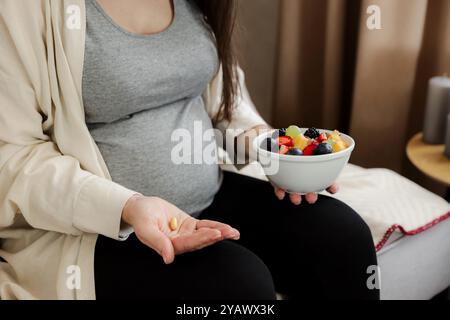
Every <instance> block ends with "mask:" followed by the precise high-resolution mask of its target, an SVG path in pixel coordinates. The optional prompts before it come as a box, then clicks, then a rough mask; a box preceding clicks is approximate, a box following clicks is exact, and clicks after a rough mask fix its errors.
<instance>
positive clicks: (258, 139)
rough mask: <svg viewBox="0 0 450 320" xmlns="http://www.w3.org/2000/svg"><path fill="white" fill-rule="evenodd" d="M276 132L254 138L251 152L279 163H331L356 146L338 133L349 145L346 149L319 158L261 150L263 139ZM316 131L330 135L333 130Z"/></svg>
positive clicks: (347, 136)
mask: <svg viewBox="0 0 450 320" xmlns="http://www.w3.org/2000/svg"><path fill="white" fill-rule="evenodd" d="M277 130H278V129H273V130H270V131H268V132H264V133H262V134H260V135H259V136H257V137H256V138H255V140H254V141H253V150H254V151H255V152H256V153H257V155H259V154H263V155H265V156H266V157H267V156H269V157H270V158H272V159H278V160H281V161H289V162H322V161H331V160H334V159H340V158H342V157H345V156H347V155H349V154H351V153H352V152H353V150H354V149H355V146H356V142H355V140H354V139H353V138H352V137H351V136H349V135H347V134H344V133H342V132H339V133H340V134H341V136H342V138H344V140H346V142H348V143H349V146H348V148H346V149H344V150H342V151H339V152H335V153H330V154H324V155H320V156H292V155H284V154H279V153H275V152H271V151H267V150H265V149H263V148H261V142H262V141H263V140H264V139H266V138H268V137H271V136H272V135H273V133H274V132H275V131H277ZM300 130H302V131H303V132H305V131H306V130H308V128H300ZM317 130H319V131H320V132H325V133H331V132H334V131H335V130H328V129H317Z"/></svg>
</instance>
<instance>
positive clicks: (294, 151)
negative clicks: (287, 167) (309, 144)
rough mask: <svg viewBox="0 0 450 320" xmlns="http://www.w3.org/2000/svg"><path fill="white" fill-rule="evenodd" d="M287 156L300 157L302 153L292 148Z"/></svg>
mask: <svg viewBox="0 0 450 320" xmlns="http://www.w3.org/2000/svg"><path fill="white" fill-rule="evenodd" d="M288 155H290V156H302V155H303V152H302V150H300V149H297V148H292V149H291V150H289V152H288Z"/></svg>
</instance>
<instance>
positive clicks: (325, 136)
mask: <svg viewBox="0 0 450 320" xmlns="http://www.w3.org/2000/svg"><path fill="white" fill-rule="evenodd" d="M326 140H328V138H327V135H326V134H325V133H321V134H320V136H319V137H318V138H317V142H319V143H322V142H324V141H326Z"/></svg>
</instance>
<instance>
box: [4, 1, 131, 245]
mask: <svg viewBox="0 0 450 320" xmlns="http://www.w3.org/2000/svg"><path fill="white" fill-rule="evenodd" d="M26 3H27V4H28V2H26ZM34 3H35V4H36V2H34ZM42 3H43V2H42ZM35 6H36V9H37V10H36V11H37V12H36V14H33V15H32V14H30V19H29V21H21V22H20V23H27V24H33V25H32V27H30V25H27V28H20V26H18V25H17V23H19V22H17V21H15V20H14V13H15V10H21V9H24V8H27V7H26V4H25V2H24V1H17V2H16V1H10V0H8V1H4V2H3V1H2V3H1V5H0V9H1V10H0V43H1V46H0V56H1V59H0V229H3V228H8V227H12V226H14V227H16V226H17V223H19V226H20V227H22V228H23V227H25V226H23V225H22V224H21V223H20V221H23V219H17V215H22V216H23V218H24V219H25V221H26V222H27V223H28V224H29V225H30V226H31V227H33V228H35V229H41V230H47V231H55V232H59V233H65V234H70V235H80V234H82V233H84V232H87V233H96V234H102V235H105V236H107V237H110V238H113V239H117V240H120V239H121V238H123V237H126V236H127V235H128V233H129V232H130V231H129V229H127V228H125V230H122V231H124V232H123V233H122V232H121V215H122V209H123V207H124V205H125V203H126V201H127V200H128V199H129V198H130V197H131V196H132V195H134V194H136V192H134V191H132V190H129V189H127V188H124V187H123V186H121V185H119V184H116V183H114V182H112V181H110V180H108V179H105V178H102V177H99V176H96V175H94V174H92V173H90V172H88V171H86V170H83V169H82V167H81V165H80V162H79V161H78V160H77V159H76V158H74V157H72V156H69V155H63V154H62V153H61V152H60V150H59V149H58V146H57V144H56V143H55V142H53V141H52V139H51V132H52V130H53V126H52V109H53V107H54V106H53V104H52V99H51V96H50V87H49V86H48V75H47V76H46V73H45V71H46V70H47V67H46V51H45V40H44V39H43V37H44V35H45V32H44V27H43V25H44V22H43V20H44V19H42V17H41V16H42V15H40V14H39V12H38V10H40V9H41V7H40V4H36V5H35ZM34 26H35V28H34ZM27 29H28V30H35V29H36V33H34V34H33V36H32V37H31V36H29V35H25V34H23V33H21V32H23V31H24V30H27ZM41 35H42V37H41V38H40V36H41ZM26 37H29V38H26ZM30 38H32V39H31V40H30ZM31 41H33V42H31ZM47 72H48V71H47ZM73 143H77V142H76V141H74V142H73Z"/></svg>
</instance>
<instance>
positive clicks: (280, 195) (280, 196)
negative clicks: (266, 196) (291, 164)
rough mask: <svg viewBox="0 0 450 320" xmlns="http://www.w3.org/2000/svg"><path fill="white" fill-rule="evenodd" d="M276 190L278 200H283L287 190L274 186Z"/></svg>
mask: <svg viewBox="0 0 450 320" xmlns="http://www.w3.org/2000/svg"><path fill="white" fill-rule="evenodd" d="M273 188H274V190H275V195H276V196H277V198H278V200H283V199H284V197H286V192H285V191H284V190H283V189H280V188H278V187H275V186H274V187H273Z"/></svg>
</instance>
